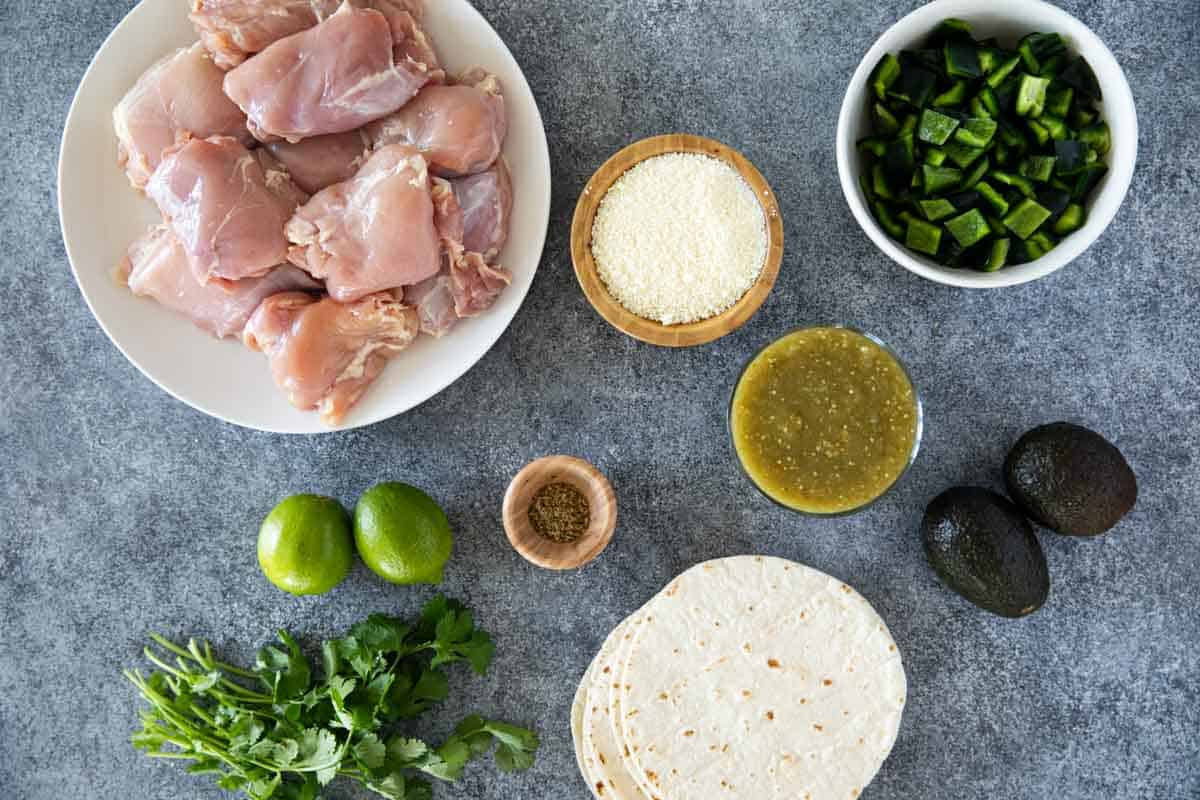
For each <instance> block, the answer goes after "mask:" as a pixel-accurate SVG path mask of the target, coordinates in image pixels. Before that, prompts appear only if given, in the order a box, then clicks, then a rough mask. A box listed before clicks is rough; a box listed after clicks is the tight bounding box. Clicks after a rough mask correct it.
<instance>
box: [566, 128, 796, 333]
mask: <svg viewBox="0 0 1200 800" xmlns="http://www.w3.org/2000/svg"><path fill="white" fill-rule="evenodd" d="M571 259H572V261H573V262H574V265H575V276H576V278H577V279H578V280H579V285H580V287H582V289H583V292H584V294H585V295H586V296H587V298H588V301H589V302H590V303H591V304H592V306H593V308H595V309H596V311H597V312H598V313H599V314H600V316H602V317H604V319H605V320H607V321H608V322H609V323H610V324H611V325H612V326H613V327H615V328H617V329H618V330H620V331H622V332H623V333H626V334H628V335H629V336H632V337H634V338H635V339H640V340H641V341H644V342H649V343H651V344H656V345H663V346H666V347H689V346H692V345H698V344H705V343H707V342H711V341H713V340H715V339H718V338H720V337H722V336H724V335H725V334H727V333H730V332H731V331H734V330H736V329H737V328H739V327H741V325H743V324H744V323H745V322H746V321H747V320H748V319H750V317H751V316H753V315H754V312H755V311H757V310H758V308H759V306H761V305H762V303H763V301H764V300H765V299H766V297H767V295H768V294H769V293H770V292H771V287H772V286H774V284H775V278H776V276H778V274H779V265H780V262H781V261H782V259H783V222H782V219H781V217H780V214H779V204H778V202H777V201H776V199H775V194H774V193H773V192H772V191H771V187H770V186H769V185H768V184H767V181H766V179H765V178H763V176H762V174H761V173H759V171H758V170H757V169H755V167H754V165H753V164H751V163H750V162H749V161H748V160H747V159H746V158H745V157H744V156H743V155H742V154H741V153H739V152H737V151H736V150H734V149H732V148H730V147H727V146H726V145H724V144H721V143H720V142H717V141H714V140H712V139H706V138H704V137H702V136H690V135H687V134H670V135H666V136H655V137H651V138H649V139H643V140H641V141H639V142H635V143H634V144H632V145H629V146H628V147H626V148H625V149H623V150H621V151H620V152H618V153H617V154H616V155H614V156H613V157H612V158H610V159H609V160H608V161H606V162H605V163H604V164H603V165H602V166H601V167H600V169H598V170H596V173H595V174H594V175H593V176H592V177H591V180H589V181H588V184H587V186H586V187H585V188H584V190H583V193H582V194H581V195H580V197H579V202H578V204H577V205H576V206H575V217H574V219H573V221H572V223H571Z"/></svg>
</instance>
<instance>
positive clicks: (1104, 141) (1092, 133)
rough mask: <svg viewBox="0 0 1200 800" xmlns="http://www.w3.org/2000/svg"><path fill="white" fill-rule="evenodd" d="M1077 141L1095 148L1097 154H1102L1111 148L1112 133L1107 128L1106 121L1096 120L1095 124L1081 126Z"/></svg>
mask: <svg viewBox="0 0 1200 800" xmlns="http://www.w3.org/2000/svg"><path fill="white" fill-rule="evenodd" d="M1079 141H1081V142H1083V143H1084V144H1086V145H1087V146H1088V147H1090V148H1092V149H1093V150H1095V151H1096V152H1097V153H1098V154H1099V155H1104V154H1105V153H1107V152H1108V151H1109V150H1110V149H1112V134H1111V133H1110V132H1109V130H1108V123H1107V122H1097V123H1096V124H1095V125H1089V126H1088V127H1086V128H1083V129H1082V130H1080V131H1079Z"/></svg>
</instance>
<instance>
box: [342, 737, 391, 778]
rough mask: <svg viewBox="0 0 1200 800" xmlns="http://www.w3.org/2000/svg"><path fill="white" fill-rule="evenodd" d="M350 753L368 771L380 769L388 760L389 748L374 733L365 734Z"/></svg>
mask: <svg viewBox="0 0 1200 800" xmlns="http://www.w3.org/2000/svg"><path fill="white" fill-rule="evenodd" d="M350 752H351V754H352V755H353V756H354V758H355V760H356V761H358V763H359V764H360V765H361V766H364V767H366V768H367V769H368V770H374V769H379V768H380V767H382V766H383V762H384V760H385V759H386V758H387V747H386V746H385V745H384V744H383V742H381V741H380V740H379V737H378V736H376V735H375V734H373V733H367V734H363V736H362V738H360V739H359V740H358V742H357V743H356V744H355V745H354V747H352V748H351V749H350Z"/></svg>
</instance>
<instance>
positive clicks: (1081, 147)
mask: <svg viewBox="0 0 1200 800" xmlns="http://www.w3.org/2000/svg"><path fill="white" fill-rule="evenodd" d="M1089 151H1091V148H1090V147H1088V146H1087V145H1086V144H1084V143H1083V142H1081V141H1078V140H1075V139H1065V140H1063V139H1060V140H1058V141H1056V142H1055V143H1054V155H1055V156H1056V157H1057V159H1058V163H1057V166H1056V170H1057V172H1058V174H1059V175H1071V174H1074V173H1076V172H1079V171H1080V170H1081V169H1083V168H1084V167H1086V166H1087V165H1088V164H1089V163H1090V162H1092V161H1095V160H1096V159H1095V157H1094V156H1093V157H1091V158H1090V159H1089V157H1088V153H1089Z"/></svg>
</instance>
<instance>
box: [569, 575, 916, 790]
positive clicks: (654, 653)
mask: <svg viewBox="0 0 1200 800" xmlns="http://www.w3.org/2000/svg"><path fill="white" fill-rule="evenodd" d="M905 689H906V683H905V678H904V667H903V665H902V664H901V663H900V651H899V650H898V649H897V648H896V643H895V642H894V641H893V640H892V637H891V635H890V634H889V633H888V630H887V626H885V625H884V624H883V620H882V619H880V618H879V615H878V614H876V613H875V610H874V609H873V608H871V605H870V604H869V603H868V602H867V601H866V600H864V599H863V598H862V597H861V596H860V595H859V594H858V593H857V592H855V591H854V590H853V589H851V588H850V587H849V586H847V585H846V584H844V583H842V582H841V581H839V580H837V579H836V578H831V577H830V576H828V575H826V574H824V573H822V572H818V571H816V570H814V569H810V568H808V567H805V566H803V565H801V564H796V563H793V562H791V561H786V560H784V559H781V558H768V557H766V556H738V557H736V558H724V559H718V560H715V561H707V562H705V563H703V564H698V565H696V566H695V567H692V568H691V569H689V570H688V571H687V572H685V573H683V574H682V575H680V576H679V577H677V578H676V579H675V580H673V581H671V583H670V584H668V586H667V587H666V588H665V589H664V590H663V591H662V592H661V593H659V594H658V596H656V597H655V598H654V599H652V600H651V601H650V602H649V603H647V604H646V605H645V606H643V607H642V608H641V609H640V610H639V611H637V612H635V613H634V614H633V615H631V616H630V617H629V618H627V619H626V620H625V621H624V622H622V623H621V624H620V625H618V626H617V628H616V629H615V630H614V631H613V632H612V633H611V634H610V635H609V637H608V639H606V640H605V642H604V644H603V646H602V647H601V648H600V652H599V653H598V654H597V655H596V658H595V660H593V661H592V664H591V666H590V667H589V668H588V671H587V673H586V674H585V675H584V676H583V680H582V682H581V683H580V685H579V690H578V691H577V692H576V694H575V704H574V707H573V708H572V714H571V728H572V733H573V734H574V737H575V755H576V758H577V760H578V761H579V769H580V771H581V772H582V773H583V775H584V778H585V779H586V780H587V782H588V785H589V786H590V787H591V789H592V793H593V794H594V795H595V796H596V797H598V798H601V799H602V800H722V799H723V798H728V800H738V799H739V798H752V799H753V800H785V798H786V800H831V799H832V798H837V799H838V800H851V799H852V798H855V797H857V796H858V795H859V794H860V793H861V792H862V790H863V787H865V786H866V785H867V784H868V783H869V782H870V781H871V778H873V777H874V776H875V773H876V772H877V771H878V770H879V767H880V765H881V764H883V761H884V759H885V758H887V755H888V753H889V752H890V751H891V749H892V744H893V743H894V742H895V740H896V734H897V732H898V731H899V729H900V715H901V713H902V712H903V710H904V699H905Z"/></svg>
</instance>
